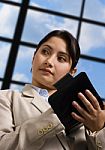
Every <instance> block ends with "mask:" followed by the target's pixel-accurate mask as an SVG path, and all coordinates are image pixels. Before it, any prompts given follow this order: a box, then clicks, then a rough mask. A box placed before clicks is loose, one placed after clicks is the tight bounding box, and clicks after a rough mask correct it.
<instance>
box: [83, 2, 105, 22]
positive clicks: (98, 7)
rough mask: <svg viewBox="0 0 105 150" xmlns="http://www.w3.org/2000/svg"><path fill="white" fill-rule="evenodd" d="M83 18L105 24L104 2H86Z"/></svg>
mask: <svg viewBox="0 0 105 150" xmlns="http://www.w3.org/2000/svg"><path fill="white" fill-rule="evenodd" d="M84 17H85V18H89V19H92V20H97V21H102V22H105V0H87V1H86V4H85V11H84Z"/></svg>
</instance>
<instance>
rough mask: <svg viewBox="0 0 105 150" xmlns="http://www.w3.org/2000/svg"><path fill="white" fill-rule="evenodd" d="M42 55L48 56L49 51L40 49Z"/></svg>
mask: <svg viewBox="0 0 105 150" xmlns="http://www.w3.org/2000/svg"><path fill="white" fill-rule="evenodd" d="M42 53H43V54H44V55H49V53H50V52H49V50H48V49H42Z"/></svg>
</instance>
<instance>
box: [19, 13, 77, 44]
mask: <svg viewBox="0 0 105 150" xmlns="http://www.w3.org/2000/svg"><path fill="white" fill-rule="evenodd" d="M40 18H41V19H40ZM77 25H78V22H77V21H74V20H71V19H65V18H63V17H57V16H53V15H48V14H45V13H40V12H36V11H32V10H29V11H28V14H27V19H26V23H25V27H24V31H23V35H22V40H24V41H28V42H35V43H37V42H39V40H40V39H41V37H43V36H45V34H46V33H48V32H49V31H51V30H53V29H67V30H69V31H70V32H71V33H73V35H74V36H75V35H76V32H77Z"/></svg>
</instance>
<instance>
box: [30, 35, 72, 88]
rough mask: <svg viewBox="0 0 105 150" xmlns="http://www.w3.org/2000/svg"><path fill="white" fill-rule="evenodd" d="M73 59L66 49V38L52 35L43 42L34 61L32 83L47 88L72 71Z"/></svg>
mask: <svg viewBox="0 0 105 150" xmlns="http://www.w3.org/2000/svg"><path fill="white" fill-rule="evenodd" d="M71 65H72V60H71V59H70V56H69V54H68V52H67V50H66V44H65V42H64V40H62V39H61V38H58V37H52V38H50V39H49V40H48V41H47V42H45V43H43V44H42V45H41V46H40V48H39V49H38V51H37V52H36V54H35V56H34V58H33V62H32V84H33V85H35V86H38V87H40V88H46V89H47V90H51V89H54V87H53V84H54V83H56V82H57V81H58V80H59V79H60V78H62V77H63V76H64V75H65V74H66V73H68V72H70V69H71Z"/></svg>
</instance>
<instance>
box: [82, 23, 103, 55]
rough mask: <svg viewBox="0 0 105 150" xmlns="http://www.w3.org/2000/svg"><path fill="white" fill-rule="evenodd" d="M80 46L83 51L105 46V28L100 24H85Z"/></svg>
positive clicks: (86, 51)
mask: <svg viewBox="0 0 105 150" xmlns="http://www.w3.org/2000/svg"><path fill="white" fill-rule="evenodd" d="M80 46H81V49H82V51H83V53H88V52H89V51H92V50H94V49H97V48H100V47H101V48H102V47H104V48H105V29H104V28H102V27H98V26H93V25H89V24H83V25H82V30H81V37H80Z"/></svg>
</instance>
